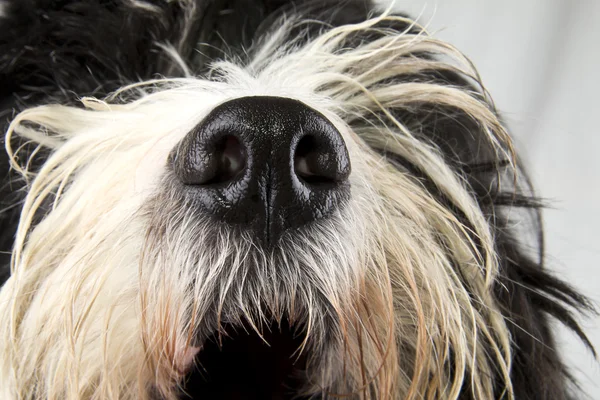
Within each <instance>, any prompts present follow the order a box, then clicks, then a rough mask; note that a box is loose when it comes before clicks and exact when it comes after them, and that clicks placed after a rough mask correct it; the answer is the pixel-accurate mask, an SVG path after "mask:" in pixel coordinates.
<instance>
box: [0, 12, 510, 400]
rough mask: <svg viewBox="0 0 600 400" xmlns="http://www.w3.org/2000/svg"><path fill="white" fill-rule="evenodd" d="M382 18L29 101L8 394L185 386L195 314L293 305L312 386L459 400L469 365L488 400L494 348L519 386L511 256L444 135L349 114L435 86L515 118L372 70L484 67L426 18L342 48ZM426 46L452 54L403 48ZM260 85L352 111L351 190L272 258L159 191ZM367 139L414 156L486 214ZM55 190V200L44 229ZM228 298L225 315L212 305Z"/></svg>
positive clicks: (261, 314) (89, 394)
mask: <svg viewBox="0 0 600 400" xmlns="http://www.w3.org/2000/svg"><path fill="white" fill-rule="evenodd" d="M381 18H389V19H393V18H395V17H386V16H383V17H381ZM378 21H379V19H373V20H369V21H367V22H365V23H362V24H358V25H353V26H344V27H340V28H335V29H332V30H331V31H329V32H327V33H325V34H323V35H322V36H321V37H319V38H317V39H316V40H315V41H313V42H311V43H309V44H308V45H306V46H304V47H301V48H295V47H294V46H293V45H289V44H287V45H286V44H285V43H284V42H283V41H282V40H280V39H281V38H282V37H283V35H284V33H285V32H286V31H287V30H288V29H289V28H290V27H291V26H292V25H293V24H295V23H297V22H295V21H290V22H288V23H287V25H285V26H283V27H282V28H281V29H280V30H279V31H277V32H273V33H272V35H271V36H270V40H268V41H266V42H265V43H263V47H262V51H261V52H259V54H258V55H257V57H256V58H255V59H254V61H253V62H252V63H250V64H249V65H248V66H245V67H242V66H238V65H235V64H233V63H228V62H223V63H220V64H218V65H216V66H215V69H214V71H213V75H214V76H219V77H220V78H219V79H217V80H216V81H210V82H209V81H204V80H200V79H196V78H186V79H178V80H157V81H154V82H144V83H141V84H139V85H134V86H132V87H128V88H124V89H123V92H127V93H137V97H138V99H137V100H135V101H132V102H130V103H127V104H115V103H114V102H113V101H112V100H114V98H113V99H106V100H98V99H84V100H83V103H84V105H85V106H86V109H85V110H80V109H75V108H70V107H64V106H56V105H52V106H41V107H37V108H34V109H30V110H27V111H25V112H23V113H21V114H20V115H18V116H17V117H16V118H15V120H14V121H13V122H12V124H11V126H10V128H9V131H8V134H7V136H8V138H7V139H9V140H7V141H6V143H10V137H11V136H13V135H20V136H22V137H24V138H28V139H30V140H31V141H32V142H37V143H39V144H40V145H42V146H45V147H49V148H50V149H52V151H53V153H52V155H51V157H50V158H49V159H48V160H47V162H46V163H45V165H44V167H43V168H42V169H41V171H40V172H39V173H38V174H37V175H35V176H33V175H30V174H29V173H28V172H27V171H25V170H23V171H22V172H23V174H24V175H25V176H26V177H27V178H29V179H31V185H30V188H29V194H28V196H27V199H26V202H25V206H24V209H23V213H22V217H21V221H20V226H19V230H18V234H17V240H16V245H15V251H14V255H13V266H12V276H11V278H10V280H9V281H8V283H7V284H6V285H5V286H4V287H3V288H2V291H1V292H0V394H1V395H0V397H1V398H3V399H31V398H36V399H42V398H43V399H46V398H47V399H82V398H86V399H87V398H89V399H117V398H119V399H134V398H147V397H148V395H149V391H148V390H149V389H150V388H157V389H158V390H159V391H160V392H161V393H162V395H163V396H165V398H173V397H174V396H175V393H176V390H177V385H178V384H180V379H181V371H182V370H183V369H185V368H186V364H188V363H189V359H190V358H191V355H193V354H194V353H195V351H196V348H195V346H194V344H193V343H192V342H191V337H192V332H193V331H194V329H198V327H202V326H203V324H205V325H206V329H210V330H213V329H217V328H218V324H221V323H224V322H232V321H236V320H242V319H247V320H249V321H250V322H251V323H253V324H254V326H255V328H256V330H257V331H258V332H259V333H260V331H261V321H263V320H264V319H265V318H267V316H266V315H265V314H267V313H270V314H272V315H274V316H276V317H277V316H281V315H283V314H291V315H293V316H294V318H296V319H297V321H298V323H301V324H304V326H305V329H306V333H307V336H308V340H307V348H306V349H305V351H308V352H309V353H310V352H317V351H320V353H319V354H322V355H323V357H322V358H321V359H319V360H316V361H315V365H314V367H313V369H312V370H311V371H309V372H310V377H311V380H312V382H311V383H312V385H309V386H308V387H306V388H305V389H306V391H307V392H310V393H315V392H318V391H319V390H320V389H319V388H325V390H327V391H333V392H337V393H346V394H348V392H354V393H355V394H356V396H359V397H360V398H371V396H372V395H374V396H375V397H376V398H378V399H385V398H393V399H396V398H410V399H420V398H429V399H433V398H435V399H439V398H444V399H456V398H457V397H458V395H459V391H460V389H461V386H462V384H463V381H464V380H469V381H470V382H471V386H472V390H473V392H474V396H475V397H476V398H482V399H483V398H491V396H492V384H493V382H491V381H490V379H489V376H490V375H491V368H492V364H495V365H499V366H500V367H501V368H502V372H503V374H504V377H505V379H506V381H505V384H506V390H507V393H508V394H509V397H510V393H511V387H510V383H509V380H508V371H509V369H510V365H509V360H510V345H509V341H510V338H509V337H508V333H507V329H506V326H505V321H504V319H503V318H502V316H501V314H500V312H499V310H498V309H497V306H496V304H495V302H494V300H493V298H492V295H491V293H490V288H491V284H492V283H493V282H494V280H495V277H496V274H497V263H496V260H495V258H494V251H493V241H492V236H491V233H490V231H489V227H488V224H487V222H486V220H485V218H484V217H483V215H482V213H481V211H480V210H479V207H478V206H477V204H476V203H475V200H474V199H473V198H472V196H471V195H470V194H469V193H468V192H467V190H466V189H465V186H464V184H463V182H462V181H461V179H460V178H459V177H457V176H456V175H455V174H454V173H453V172H452V170H451V169H450V168H449V167H448V166H447V165H446V164H445V163H444V161H443V159H442V157H441V155H440V154H439V151H438V150H436V149H435V148H432V147H431V146H430V145H429V144H427V143H423V142H421V141H419V140H418V139H416V137H415V136H414V135H413V133H412V132H410V131H409V130H408V129H407V128H406V127H404V126H403V125H402V124H401V123H400V121H397V120H395V119H393V117H392V116H391V115H388V117H389V119H388V121H387V122H383V121H380V123H378V124H376V125H374V126H372V127H370V128H365V129H364V130H363V131H360V132H359V131H352V129H350V127H349V125H348V123H347V121H349V120H350V119H353V118H361V117H365V116H368V115H369V114H370V113H372V112H375V111H384V112H385V111H386V110H387V109H388V108H389V107H392V106H394V107H398V106H402V104H407V105H409V104H410V103H412V102H414V101H416V100H420V101H425V102H429V103H432V104H433V103H435V104H442V105H445V104H452V105H454V106H456V107H458V108H460V109H462V110H463V111H464V112H466V113H468V114H469V115H470V116H472V117H473V119H475V120H476V121H478V122H479V123H480V124H481V125H482V126H483V127H484V129H486V130H487V132H488V133H489V140H490V141H491V142H493V143H496V144H498V151H503V150H502V148H503V147H501V146H500V144H505V143H506V141H507V140H508V139H507V137H506V133H505V132H504V130H503V128H502V127H501V125H500V123H499V121H498V120H497V119H496V117H495V115H494V114H493V113H492V112H491V111H490V109H489V107H488V104H487V103H485V102H482V101H480V100H476V99H475V98H474V97H472V96H471V95H470V94H469V93H466V92H463V91H461V90H459V89H457V88H451V87H445V86H439V85H436V84H430V83H397V84H394V85H390V86H386V87H382V86H376V85H375V84H376V83H377V82H379V81H381V80H383V79H385V78H386V77H388V76H396V75H400V74H402V73H414V72H417V71H419V70H423V69H424V68H434V69H440V70H442V69H451V70H456V71H461V72H462V73H464V74H465V75H467V76H470V77H472V79H473V80H474V81H478V76H477V74H476V72H475V71H474V70H473V68H472V66H471V65H470V63H469V62H468V61H467V60H466V59H465V58H464V56H462V55H461V54H460V53H458V52H457V51H456V50H455V49H454V48H452V47H451V46H449V45H447V44H445V43H442V42H439V41H436V40H434V39H432V38H430V37H427V36H425V35H413V34H408V33H404V34H397V33H395V32H392V31H383V32H384V33H385V35H384V36H383V37H382V38H381V39H379V40H376V41H374V42H371V43H365V44H364V45H362V46H360V47H358V48H354V49H351V48H347V49H345V50H343V51H339V49H340V47H341V46H342V45H343V39H344V38H345V37H346V36H347V35H350V34H352V32H354V31H359V30H369V29H376V28H374V27H373V26H374V25H375V24H376V23H377V22H378ZM425 50H427V51H430V52H435V53H437V54H439V55H441V56H443V57H445V59H451V60H452V61H451V62H447V61H440V60H424V59H415V58H403V56H404V55H407V54H410V53H413V52H415V51H425ZM482 90H483V89H482ZM248 95H272V96H282V97H291V98H295V99H298V100H300V101H302V102H304V103H306V104H307V105H309V106H311V107H313V108H315V109H317V110H319V111H320V112H322V113H323V114H324V115H326V116H327V117H328V118H329V119H330V120H331V121H332V122H333V123H334V124H335V125H336V126H337V127H338V128H339V130H340V132H341V133H342V135H343V138H344V140H345V142H346V145H347V147H348V151H349V154H350V159H351V162H352V168H353V170H352V171H353V172H352V175H351V177H350V182H351V185H352V198H351V201H350V203H349V204H348V206H347V207H346V208H345V209H344V210H342V211H340V212H339V213H338V214H336V215H335V216H334V217H333V218H332V219H331V221H330V223H328V224H325V225H323V226H321V227H320V228H319V229H316V230H314V231H311V233H312V236H307V237H304V238H302V240H297V241H287V242H286V241H284V246H283V247H282V249H281V250H280V252H279V253H278V256H277V257H278V258H276V259H269V258H268V257H267V256H266V255H261V256H257V258H256V259H246V258H245V257H246V256H247V255H248V254H254V253H251V250H250V246H251V239H250V238H246V237H241V238H236V240H232V236H230V235H229V234H228V233H227V232H220V233H219V235H218V240H217V243H218V246H217V247H216V248H207V247H203V246H202V243H205V242H206V240H208V237H209V236H211V235H214V231H213V227H211V226H210V224H208V223H205V222H203V221H202V220H198V219H195V218H193V216H192V215H190V212H189V210H187V209H186V208H185V207H183V206H181V205H180V204H179V203H178V202H177V199H174V198H172V197H170V196H169V192H168V191H165V189H164V188H165V185H166V183H165V182H164V179H165V178H164V177H165V176H166V175H165V174H166V173H167V171H166V160H167V156H168V153H169V152H170V150H171V149H172V148H173V147H174V146H175V144H176V143H177V142H178V141H179V140H181V139H182V138H183V137H184V135H185V134H186V133H187V132H189V131H190V129H191V128H192V127H193V126H194V125H195V124H197V123H198V122H199V121H200V120H201V119H202V117H203V116H204V115H206V114H207V113H208V112H209V111H210V110H211V109H212V108H213V107H214V106H216V105H217V104H219V103H221V102H223V101H225V100H228V99H233V98H236V97H242V96H248ZM32 126H34V127H36V128H35V129H34V128H32ZM367 144H368V145H367ZM370 146H371V147H372V148H385V149H386V150H387V151H388V152H391V153H395V154H398V155H400V156H401V157H403V158H405V159H407V160H409V161H410V162H411V163H413V164H414V165H417V166H419V167H420V169H421V170H422V171H425V173H426V174H427V175H428V176H430V177H431V178H432V180H433V181H434V182H435V183H436V184H437V185H438V187H439V189H440V190H442V191H443V193H444V194H445V195H446V196H448V197H449V198H450V199H452V200H453V202H454V203H455V204H456V205H457V206H458V207H459V208H460V210H461V211H462V212H463V213H464V215H465V216H466V218H467V219H468V221H469V223H470V225H471V226H473V227H474V229H475V230H476V231H475V232H467V228H466V227H465V226H464V225H463V224H462V223H461V222H460V221H459V220H457V218H456V217H455V216H454V215H453V214H452V213H451V212H450V211H448V210H446V209H445V208H444V207H443V206H442V205H441V204H439V203H438V202H437V201H436V200H435V199H433V198H431V197H430V196H429V195H428V194H427V192H426V191H425V190H424V189H423V188H422V187H421V185H420V183H419V182H418V181H417V180H416V179H414V178H413V177H411V176H410V175H408V174H406V173H402V172H401V171H399V170H398V169H396V168H394V167H393V166H392V165H390V164H389V163H388V162H387V161H385V160H383V159H382V158H381V156H379V155H377V154H376V153H375V152H374V151H373V150H372V148H371V147H370ZM8 151H9V153H10V154H11V155H12V156H13V161H14V163H15V165H14V166H15V168H20V166H22V165H24V163H23V160H19V159H18V156H19V151H18V149H12V148H10V147H8ZM48 199H50V200H52V201H53V206H52V207H53V208H52V211H51V212H49V213H48V214H47V215H46V216H45V217H44V219H43V220H42V222H40V223H39V224H37V225H35V226H32V221H33V217H34V214H35V212H36V210H38V209H39V208H40V206H41V205H42V202H43V201H44V200H46V201H47V200H48ZM32 228H33V229H32ZM472 234H475V235H476V236H477V237H478V238H479V240H480V242H481V245H482V247H481V251H479V250H477V247H476V246H475V244H474V243H473V242H472V240H471V239H470V238H471V237H472V236H471V235H472ZM282 260H283V261H282ZM300 266H302V267H303V268H300ZM251 267H252V268H255V269H258V271H259V274H260V276H261V277H262V279H261V280H260V282H261V283H260V284H259V285H257V286H256V287H248V286H247V285H245V284H244V281H243V277H244V275H245V274H247V273H248V270H249V269H250V268H251ZM306 268H308V270H309V272H306ZM457 268H458V269H459V270H457ZM277 271H284V272H285V273H277ZM459 273H460V274H461V275H463V276H467V277H468V278H469V279H468V283H465V282H463V281H462V279H461V278H460V277H459ZM191 282H195V284H193V285H191ZM465 285H469V287H468V288H467V287H465ZM470 294H472V295H473V296H474V297H475V298H474V299H473V300H472V299H471V297H470ZM323 297H324V298H326V299H327V304H326V305H323V304H320V299H321V298H323ZM215 301H216V302H217V304H219V306H220V307H219V310H220V311H219V314H218V315H217V316H215V315H209V314H208V311H207V310H208V308H209V307H208V306H209V305H210V304H211V303H212V302H215ZM263 303H267V304H268V307H270V308H271V309H270V310H264V309H262V308H261V304H263ZM326 307H329V309H332V310H334V315H333V318H329V317H328V316H326V315H324V310H325V309H326ZM190 316H191V317H190ZM217 317H218V318H217ZM215 321H217V322H215ZM215 324H216V325H215ZM213 325H215V326H213ZM331 332H333V336H334V339H333V340H330V339H327V340H326V339H325V338H326V336H327V334H330V333H331ZM482 339H483V340H484V341H488V342H489V343H490V346H491V348H492V349H493V353H492V354H484V351H483V347H482V345H481V343H482ZM322 346H327V348H325V349H323V348H321V347H322ZM450 349H452V351H453V352H454V354H453V357H454V370H455V373H454V374H451V373H450V372H449V370H448V367H447V362H448V361H449V359H450V353H449V350H450ZM359 353H361V354H362V356H361V355H359ZM361 357H362V359H361ZM341 360H344V364H345V366H346V376H343V368H342V362H341ZM368 387H371V391H369V390H367V389H366V388H368Z"/></svg>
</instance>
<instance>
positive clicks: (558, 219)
mask: <svg viewBox="0 0 600 400" xmlns="http://www.w3.org/2000/svg"><path fill="white" fill-rule="evenodd" d="M381 3H382V4H384V3H388V4H389V0H381ZM395 7H396V8H397V9H399V10H402V11H407V12H409V14H410V15H411V16H413V17H416V16H419V15H421V17H420V18H419V21H420V22H421V23H422V24H426V25H428V27H429V30H430V31H433V32H436V33H435V36H437V37H439V38H441V39H444V40H446V41H448V42H450V43H452V44H454V45H455V46H456V47H458V48H459V49H461V50H462V51H463V52H464V53H465V54H466V55H467V56H469V57H470V58H471V59H472V60H473V62H474V63H475V65H476V66H477V67H478V69H479V71H480V73H481V75H482V79H483V82H484V84H485V85H486V87H487V88H488V90H489V91H490V93H491V94H492V97H493V98H494V100H495V102H496V105H497V106H498V109H499V110H500V111H501V112H502V114H503V116H504V117H505V119H506V120H507V122H508V124H509V128H510V129H511V131H512V134H513V136H515V138H516V141H517V146H518V148H519V150H520V152H521V154H522V155H523V156H524V158H525V162H526V164H528V166H529V172H530V174H531V177H532V178H533V181H534V183H535V184H536V186H537V190H538V194H539V195H541V196H542V197H544V198H545V199H548V200H549V201H550V204H551V206H552V208H551V209H548V210H546V211H545V213H544V221H545V229H546V233H547V248H548V266H549V267H550V268H552V269H553V270H554V271H556V273H557V275H559V276H561V277H563V278H564V279H566V280H567V281H569V282H571V283H572V284H573V285H575V286H576V287H577V288H579V289H580V290H581V291H583V292H584V293H585V294H587V295H588V296H590V297H592V299H593V300H594V301H595V302H596V304H597V305H600V261H599V260H600V231H599V229H598V228H599V227H600V207H599V205H600V204H599V200H600V157H599V155H600V100H599V98H600V0H503V1H497V0H437V1H436V0H429V1H425V0H396V3H395ZM583 325H584V326H585V328H586V330H587V333H588V334H589V336H590V339H591V340H592V342H593V343H594V345H595V346H596V347H597V348H599V350H600V319H598V318H594V319H588V320H586V321H584V322H583ZM559 342H560V343H561V346H562V351H563V353H564V354H565V356H566V358H567V360H568V362H569V364H570V365H571V367H572V369H573V372H574V374H575V375H576V376H577V377H578V379H579V380H580V381H581V383H582V386H583V387H584V389H585V390H586V391H587V393H588V394H589V395H590V397H591V398H592V399H600V365H599V364H598V362H597V361H595V360H594V359H593V357H592V356H591V355H590V354H589V353H588V352H586V351H585V350H584V348H583V346H582V345H580V344H579V342H578V340H576V339H575V338H574V337H573V336H572V335H570V334H568V333H567V332H566V331H565V330H564V329H560V336H559Z"/></svg>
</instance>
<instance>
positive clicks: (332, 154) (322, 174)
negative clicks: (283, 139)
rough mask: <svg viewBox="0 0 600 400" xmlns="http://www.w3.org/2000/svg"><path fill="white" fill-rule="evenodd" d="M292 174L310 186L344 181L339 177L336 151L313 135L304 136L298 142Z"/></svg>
mask: <svg viewBox="0 0 600 400" xmlns="http://www.w3.org/2000/svg"><path fill="white" fill-rule="evenodd" d="M294 172H295V173H296V176H298V178H300V180H302V181H304V182H305V183H308V184H312V185H318V184H328V183H336V182H338V181H339V180H342V179H344V177H341V176H340V172H341V171H340V165H339V163H338V157H337V156H336V149H335V148H333V146H331V145H327V144H326V143H322V141H321V140H318V139H317V138H316V137H315V136H313V135H306V136H304V137H302V138H301V139H300V141H299V142H298V144H297V146H296V151H295V153H294Z"/></svg>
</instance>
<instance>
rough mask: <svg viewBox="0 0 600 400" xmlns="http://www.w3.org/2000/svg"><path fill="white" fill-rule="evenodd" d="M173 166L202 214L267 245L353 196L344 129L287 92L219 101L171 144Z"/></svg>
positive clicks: (317, 218) (324, 216)
mask: <svg viewBox="0 0 600 400" xmlns="http://www.w3.org/2000/svg"><path fill="white" fill-rule="evenodd" d="M171 165H172V168H173V171H174V172H175V175H176V176H177V178H178V179H179V180H180V181H181V183H182V184H183V188H184V190H185V191H186V192H187V194H186V195H187V196H191V197H192V198H193V200H194V201H193V203H194V204H197V205H198V207H199V208H200V209H201V211H202V212H203V213H206V214H208V215H210V216H212V217H214V218H216V219H217V220H218V221H223V222H225V223H227V224H230V225H236V226H240V227H241V228H242V229H247V230H250V231H251V234H252V235H253V236H254V237H256V238H258V239H260V240H261V241H263V242H264V243H266V244H269V245H273V244H275V243H277V241H278V239H279V238H280V237H281V235H282V234H283V233H284V232H286V231H287V230H290V229H293V228H298V227H301V226H303V225H307V224H309V223H311V222H314V221H317V220H321V219H325V218H327V217H329V216H331V215H332V214H333V213H334V212H335V211H336V209H338V208H339V207H341V206H342V205H343V204H344V203H345V202H346V201H347V199H348V198H349V196H350V184H349V182H348V176H349V175H350V160H349V157H348V151H347V149H346V146H345V144H344V141H343V139H342V136H341V135H340V132H339V131H338V130H337V129H336V127H335V126H334V125H333V124H332V123H331V122H330V121H329V120H328V119H327V118H326V117H325V116H323V115H322V114H321V113H319V112H317V111H316V110H314V109H313V108H311V107H309V106H307V105H305V104H304V103H302V102H300V101H297V100H293V99H289V98H283V97H268V96H256V97H243V98H238V99H234V100H230V101H228V102H225V103H223V104H221V105H219V106H217V107H216V108H214V109H213V110H212V111H211V112H210V113H209V114H208V115H207V116H206V117H205V118H204V120H203V121H202V122H200V123H199V124H198V125H197V126H196V127H195V128H194V129H193V130H192V131H191V132H190V133H188V134H187V135H186V137H185V138H184V139H183V140H182V141H181V142H180V143H179V145H178V146H176V147H175V149H173V152H172V154H171Z"/></svg>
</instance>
